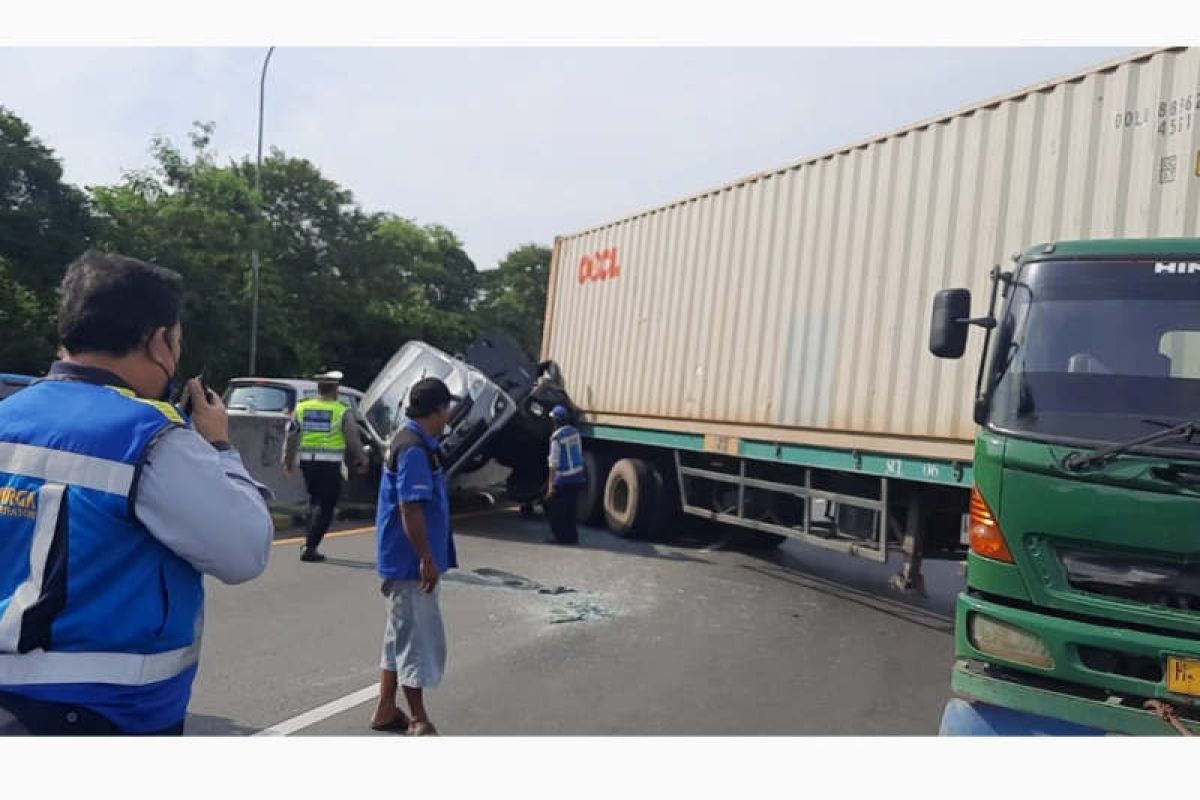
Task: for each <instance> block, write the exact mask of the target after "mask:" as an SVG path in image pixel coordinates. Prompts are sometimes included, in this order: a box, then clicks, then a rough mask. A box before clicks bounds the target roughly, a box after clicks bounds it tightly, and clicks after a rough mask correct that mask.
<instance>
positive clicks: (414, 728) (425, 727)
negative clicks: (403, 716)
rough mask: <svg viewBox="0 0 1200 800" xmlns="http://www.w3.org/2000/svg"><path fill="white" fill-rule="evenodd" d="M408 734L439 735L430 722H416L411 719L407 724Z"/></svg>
mask: <svg viewBox="0 0 1200 800" xmlns="http://www.w3.org/2000/svg"><path fill="white" fill-rule="evenodd" d="M408 735H409V736H440V735H441V734H439V733H438V732H437V728H435V727H433V723H432V722H418V721H417V720H413V721H412V722H411V723H410V724H409V726H408Z"/></svg>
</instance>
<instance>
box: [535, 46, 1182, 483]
mask: <svg viewBox="0 0 1200 800" xmlns="http://www.w3.org/2000/svg"><path fill="white" fill-rule="evenodd" d="M1198 114H1200V50H1197V49H1192V48H1176V49H1168V50H1158V51H1154V52H1151V53H1146V54H1141V55H1138V56H1136V57H1132V58H1126V59H1122V60H1119V61H1114V62H1110V63H1107V64H1104V65H1102V66H1099V67H1096V68H1094V69H1089V70H1087V71H1085V72H1081V73H1079V74H1077V75H1073V76H1071V77H1068V78H1063V79H1061V80H1056V81H1051V82H1047V83H1043V84H1039V85H1037V86H1033V87H1029V88H1027V89H1024V90H1022V91H1019V92H1015V93H1013V94H1010V95H1007V96H1004V97H998V98H995V99H993V100H989V101H987V102H984V103H979V104H977V105H973V106H970V107H968V108H965V109H963V110H961V111H958V112H956V113H953V114H949V115H947V116H945V117H941V118H938V119H933V120H929V121H926V122H922V123H920V124H917V125H913V126H910V127H907V128H904V129H902V130H899V131H895V132H893V133H888V134H885V135H883V136H879V137H876V138H872V139H869V140H867V141H863V142H859V143H857V144H854V145H850V146H848V147H845V148H842V149H839V150H836V151H833V152H829V153H825V154H823V155H819V156H815V157H813V158H809V159H806V160H803V161H800V162H798V163H795V164H791V165H788V166H784V167H781V168H778V169H774V170H770V171H767V172H762V173H760V174H757V175H752V176H750V177H747V178H744V179H742V180H738V181H735V182H733V183H730V184H728V185H726V186H722V187H718V188H716V189H712V190H709V191H706V192H702V193H700V194H696V195H693V196H691V197H687V198H684V199H681V200H678V201H676V202H672V203H668V204H666V205H663V206H660V207H658V208H654V209H650V210H647V211H642V212H640V213H637V214H634V215H631V216H628V217H625V218H623V219H620V220H616V221H613V222H609V223H606V224H604V225H599V226H597V227H594V228H590V229H588V230H585V231H582V232H580V233H575V234H571V235H568V236H563V237H560V238H559V239H558V240H557V241H556V244H555V250H554V262H553V266H552V269H551V278H550V291H549V295H550V301H549V304H548V310H547V315H546V326H545V339H544V347H543V350H544V353H543V357H544V358H549V359H554V360H555V361H557V362H558V363H559V364H560V365H561V366H562V368H563V372H564V375H565V377H566V381H567V388H568V390H569V391H570V392H571V395H572V397H574V398H575V400H576V402H577V403H579V405H580V406H582V407H583V408H584V409H586V411H587V412H588V415H589V416H588V419H589V420H590V421H591V422H594V423H598V424H611V425H620V426H628V427H633V428H650V429H655V430H670V431H688V432H701V433H709V434H719V435H729V436H739V437H752V438H758V439H768V440H771V441H780V442H791V443H800V444H809V445H815V446H824V447H835V448H854V449H862V450H869V451H882V452H898V453H907V454H913V455H921V456H928V457H941V458H949V459H968V460H969V459H970V457H971V450H970V449H971V444H970V442H971V440H972V438H973V436H974V423H973V421H972V418H971V395H972V390H973V386H974V381H975V377H976V376H975V374H974V372H973V371H972V369H971V368H970V367H969V366H968V364H970V363H973V362H974V360H975V357H977V355H978V352H977V351H976V352H972V353H969V355H970V356H972V358H968V359H964V360H962V361H958V362H954V363H947V362H941V361H938V360H936V359H932V358H930V357H929V355H928V353H927V352H926V349H925V344H926V336H927V330H926V327H925V324H926V321H927V320H928V315H929V310H930V303H931V297H932V295H933V291H934V290H935V289H937V288H940V287H944V286H950V285H959V286H964V287H968V288H971V289H972V290H973V291H974V292H976V293H981V292H984V291H986V289H987V285H988V271H989V268H990V267H991V266H992V265H995V264H1007V263H1008V262H1009V260H1010V258H1011V257H1012V256H1013V254H1015V253H1017V252H1019V251H1021V250H1023V249H1024V248H1025V247H1026V246H1028V245H1029V244H1030V243H1034V242H1049V241H1054V240H1056V239H1097V238H1120V237H1167V236H1194V235H1196V234H1197V222H1198V220H1200V178H1198V176H1200V121H1198V120H1196V119H1195V118H1196V116H1197V115H1198ZM973 346H974V347H976V348H978V346H979V343H978V342H975V343H974V345H973Z"/></svg>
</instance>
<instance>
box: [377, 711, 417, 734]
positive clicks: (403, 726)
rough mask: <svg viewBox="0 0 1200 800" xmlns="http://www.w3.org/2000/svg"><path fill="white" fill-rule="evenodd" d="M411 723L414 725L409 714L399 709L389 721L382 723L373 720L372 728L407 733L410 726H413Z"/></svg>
mask: <svg viewBox="0 0 1200 800" xmlns="http://www.w3.org/2000/svg"><path fill="white" fill-rule="evenodd" d="M411 725H412V720H410V719H409V718H408V717H407V716H405V714H404V712H403V711H397V712H396V716H395V717H393V718H392V719H391V721H389V722H384V723H382V724H380V723H376V722H372V723H371V730H373V731H390V732H396V733H407V732H408V729H409V726H411Z"/></svg>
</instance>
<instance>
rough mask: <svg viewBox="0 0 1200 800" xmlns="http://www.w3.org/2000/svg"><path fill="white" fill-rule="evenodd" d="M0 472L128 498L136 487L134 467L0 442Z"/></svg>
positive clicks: (89, 457)
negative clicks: (127, 495) (130, 491)
mask: <svg viewBox="0 0 1200 800" xmlns="http://www.w3.org/2000/svg"><path fill="white" fill-rule="evenodd" d="M0 472H7V473H10V474H14V475H28V476H29V477H31V478H38V479H40V480H43V481H46V482H47V483H61V484H66V485H68V486H78V487H80V488H83V489H94V490H96V491H97V492H107V493H109V494H120V495H126V494H129V490H130V489H132V488H133V475H134V468H133V465H132V464H122V463H121V462H120V461H109V460H108V459H106V458H96V457H94V456H85V455H81V454H79V453H70V452H67V451H65V450H52V449H50V448H49V447H38V446H37V445H31V444H14V443H12V442H0Z"/></svg>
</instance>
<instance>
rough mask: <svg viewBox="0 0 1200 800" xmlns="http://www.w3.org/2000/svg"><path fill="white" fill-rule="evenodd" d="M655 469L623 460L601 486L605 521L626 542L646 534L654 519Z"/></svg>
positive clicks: (634, 460) (635, 461) (639, 461)
mask: <svg viewBox="0 0 1200 800" xmlns="http://www.w3.org/2000/svg"><path fill="white" fill-rule="evenodd" d="M654 506H655V498H654V468H653V467H651V466H650V465H649V464H647V463H646V462H645V461H642V460H641V459H640V458H622V459H621V460H620V461H618V462H617V463H616V464H614V465H613V468H612V471H611V472H609V473H608V480H607V481H605V483H604V520H605V522H607V523H608V529H609V530H610V531H612V532H613V533H615V534H616V535H617V536H621V537H624V538H627V539H638V538H642V537H644V536H645V535H646V534H647V533H649V529H650V526H651V523H652V522H653V520H654Z"/></svg>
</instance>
